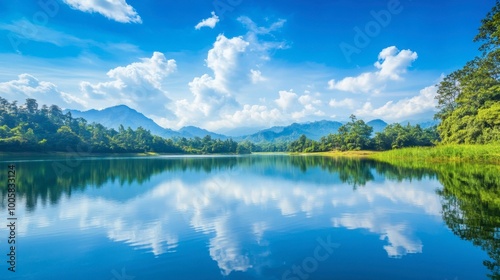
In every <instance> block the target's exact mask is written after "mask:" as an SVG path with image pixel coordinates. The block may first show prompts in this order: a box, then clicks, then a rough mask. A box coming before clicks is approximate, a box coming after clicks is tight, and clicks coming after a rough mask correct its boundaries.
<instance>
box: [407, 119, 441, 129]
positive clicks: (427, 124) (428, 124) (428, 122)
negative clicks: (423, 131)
mask: <svg viewBox="0 0 500 280" xmlns="http://www.w3.org/2000/svg"><path fill="white" fill-rule="evenodd" d="M408 123H410V124H411V125H417V124H418V125H420V127H422V128H429V127H433V126H435V125H438V124H439V120H406V121H403V122H400V124H401V125H407V124H408Z"/></svg>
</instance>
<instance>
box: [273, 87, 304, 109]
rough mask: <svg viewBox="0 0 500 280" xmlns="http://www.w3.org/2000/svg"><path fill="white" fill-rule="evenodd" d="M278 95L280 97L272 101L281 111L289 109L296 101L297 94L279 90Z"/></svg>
mask: <svg viewBox="0 0 500 280" xmlns="http://www.w3.org/2000/svg"><path fill="white" fill-rule="evenodd" d="M279 95H280V97H279V98H278V99H276V100H274V102H275V103H276V104H277V105H278V106H279V107H280V108H281V109H283V110H288V109H289V108H291V107H292V104H293V103H294V101H295V100H297V99H298V96H297V94H296V93H295V92H293V91H286V90H281V91H279Z"/></svg>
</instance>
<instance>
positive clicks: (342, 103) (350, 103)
mask: <svg viewBox="0 0 500 280" xmlns="http://www.w3.org/2000/svg"><path fill="white" fill-rule="evenodd" d="M355 104H356V102H355V101H354V99H352V98H344V99H342V100H338V101H337V100H336V99H331V100H330V102H329V103H328V105H330V107H333V108H349V109H352V108H354V105H355Z"/></svg>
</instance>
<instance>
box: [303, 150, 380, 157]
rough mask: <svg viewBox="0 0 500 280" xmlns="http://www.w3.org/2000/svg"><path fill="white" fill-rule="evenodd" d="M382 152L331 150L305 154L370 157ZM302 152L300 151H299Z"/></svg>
mask: <svg viewBox="0 0 500 280" xmlns="http://www.w3.org/2000/svg"><path fill="white" fill-rule="evenodd" d="M378 153H380V152H375V151H345V152H341V151H329V152H317V153H305V154H303V155H312V156H329V157H351V158H368V157H371V156H373V155H375V154H378ZM298 154H300V153H298Z"/></svg>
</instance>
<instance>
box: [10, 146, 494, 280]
mask: <svg viewBox="0 0 500 280" xmlns="http://www.w3.org/2000/svg"><path fill="white" fill-rule="evenodd" d="M55 160H57V162H59V163H62V164H63V165H67V164H68V162H67V161H65V159H64V158H63V159H54V158H51V159H47V160H42V161H40V160H39V161H30V160H29V159H28V160H26V159H23V160H22V161H16V159H2V161H3V163H4V165H6V164H7V162H14V163H15V164H16V169H17V171H18V178H17V179H18V190H17V196H18V201H17V209H16V215H17V218H18V220H17V232H16V239H17V240H16V241H17V243H16V244H17V247H16V256H17V260H16V272H15V273H13V272H10V271H8V270H7V268H8V264H6V260H7V256H6V253H8V247H7V245H8V244H7V237H8V234H9V233H8V231H7V228H4V227H2V228H0V249H1V254H0V256H4V257H1V258H0V259H1V263H2V266H1V270H0V279H118V280H119V279H137V280H138V279H280V280H281V279H289V280H298V279H440V280H445V279H450V280H452V279H488V278H487V275H488V274H491V273H492V271H490V270H489V269H488V268H487V267H486V266H485V265H483V261H484V260H490V261H491V259H490V256H489V255H488V252H487V250H485V247H484V246H483V247H481V246H479V245H477V244H476V245H474V244H473V243H474V242H472V241H471V240H481V238H482V236H483V235H481V234H478V237H477V238H476V239H473V238H472V239H469V240H467V239H462V238H461V236H459V235H457V234H456V233H454V232H453V231H452V230H451V229H450V227H453V226H454V225H457V224H453V222H450V220H451V219H448V220H447V221H448V222H445V218H444V217H445V216H448V215H444V213H443V211H444V210H443V209H448V206H450V205H455V204H457V205H459V206H458V207H459V209H458V210H459V211H463V213H465V214H467V215H469V214H468V213H470V212H467V211H469V210H467V209H465V208H466V205H468V204H467V201H464V202H463V203H460V201H459V203H456V200H460V199H462V198H461V197H460V196H459V195H456V197H455V196H452V197H451V198H450V195H449V194H446V195H444V194H440V191H443V190H444V189H445V188H446V190H448V186H446V187H445V186H444V184H443V183H442V182H448V181H447V180H446V178H444V179H443V176H445V175H443V174H436V173H434V172H433V171H431V170H417V169H416V170H412V169H408V168H407V169H404V170H401V169H398V168H396V167H391V166H389V165H387V164H382V163H375V162H371V161H359V160H334V159H330V158H319V157H318V158H316V159H311V158H310V157H309V158H306V157H296V156H295V157H293V156H286V155H270V156H265V155H264V156H255V155H253V156H240V157H188V158H184V157H154V158H90V159H85V158H82V159H78V160H77V161H75V162H73V163H72V164H71V166H70V167H69V169H68V170H66V169H64V170H65V172H61V170H60V169H58V168H60V166H59V165H54V162H55ZM4 169H5V170H7V168H6V167H5V168H4ZM4 173H5V172H4ZM457 173H459V172H457ZM457 173H453V174H457ZM457 176H459V175H457ZM467 178H468V177H467ZM467 178H464V180H467ZM1 179H2V180H3V181H5V176H4V177H1ZM453 187H454V186H450V187H449V188H450V190H453ZM5 192H6V190H3V192H2V208H1V212H0V220H1V221H2V222H6V221H7V208H6V193H5ZM460 205H463V206H461V207H463V208H464V209H465V210H464V209H460ZM447 213H448V212H447ZM460 213H462V212H460ZM463 213H462V214H461V215H465V214H463ZM482 215H483V216H484V215H486V217H484V219H488V217H487V213H486V214H484V213H483V214H482ZM492 215H495V214H492ZM479 222H481V221H479ZM485 223H486V222H485ZM468 225H469V224H467V223H464V224H458V226H459V227H460V226H461V227H467V226H468ZM490 226H491V225H490ZM494 241H496V242H497V240H494ZM494 244H497V243H494ZM2 258H3V259H2ZM4 259H5V260H4ZM493 261H495V260H493Z"/></svg>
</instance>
